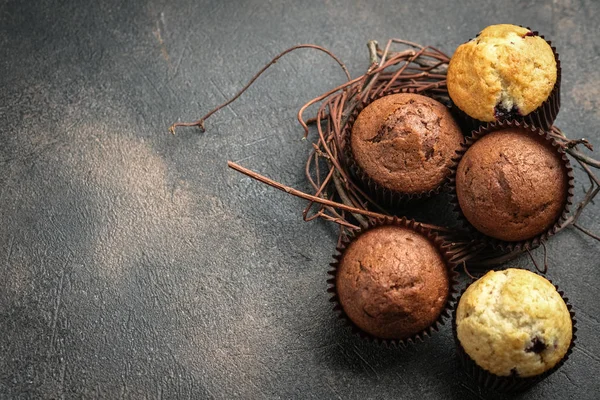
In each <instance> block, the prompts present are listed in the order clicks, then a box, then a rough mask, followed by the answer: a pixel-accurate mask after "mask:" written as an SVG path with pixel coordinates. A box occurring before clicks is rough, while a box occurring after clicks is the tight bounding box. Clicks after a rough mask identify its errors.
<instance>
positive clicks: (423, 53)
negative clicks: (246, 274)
mask: <svg viewBox="0 0 600 400" xmlns="http://www.w3.org/2000/svg"><path fill="white" fill-rule="evenodd" d="M395 47H401V49H396V48H395ZM301 48H312V49H316V50H319V51H322V52H325V53H327V54H328V55H329V56H331V57H332V58H333V59H334V60H335V61H336V62H338V63H339V64H340V65H341V66H342V69H343V70H344V72H345V73H346V75H347V77H348V82H346V83H344V84H342V85H340V86H339V87H337V88H335V89H333V90H330V91H328V92H326V93H325V94H324V95H322V96H319V97H318V98H316V99H314V100H312V101H310V102H308V103H307V104H306V105H305V106H304V107H302V108H301V109H300V111H299V113H298V119H299V121H300V124H301V125H302V126H303V128H304V130H305V135H306V136H308V135H309V133H311V130H310V127H309V125H312V129H313V130H312V132H314V135H315V137H316V139H315V141H314V142H313V143H312V151H311V152H310V154H309V156H308V159H307V162H306V168H305V170H306V177H307V180H308V182H309V184H310V186H311V187H312V189H313V191H312V193H305V192H302V191H299V190H297V189H294V188H291V187H289V186H286V185H284V184H282V183H279V182H276V181H274V180H271V179H269V178H267V177H265V176H262V175H260V174H258V173H256V172H253V171H250V170H248V169H246V168H244V167H242V166H240V165H238V164H236V163H232V162H230V163H229V166H230V167H231V168H233V169H234V170H236V171H238V172H241V173H243V174H246V175H248V176H250V177H251V178H253V179H256V180H258V181H260V182H262V183H265V184H268V185H271V186H273V187H275V188H278V189H280V190H283V191H285V192H286V193H288V194H292V195H295V196H298V197H300V198H303V199H306V200H308V201H309V204H308V206H307V207H306V209H305V210H304V212H303V217H304V219H305V220H306V221H310V220H313V219H317V218H320V219H323V220H326V221H330V222H334V223H336V224H338V225H339V226H340V234H339V238H338V245H337V250H338V252H337V253H336V255H335V256H334V258H335V260H334V262H333V263H332V264H331V266H332V270H331V271H330V272H329V274H330V275H331V277H330V279H329V280H328V283H329V285H330V287H329V292H330V293H331V296H332V297H331V300H332V302H333V303H334V304H335V306H334V308H335V310H337V311H338V315H339V317H340V320H341V321H343V322H345V323H346V324H348V325H349V326H350V328H351V330H352V331H353V332H355V333H356V334H358V335H359V336H360V337H362V338H364V339H365V340H369V341H371V342H374V343H377V344H384V345H395V346H399V347H403V346H407V345H417V344H418V342H420V341H422V340H425V339H426V338H428V337H430V336H433V335H434V334H435V332H436V331H438V330H439V329H441V328H442V326H443V324H444V321H446V320H447V319H448V318H450V319H451V325H452V331H453V333H454V338H455V346H456V354H457V358H458V359H459V360H460V362H461V364H462V365H463V366H464V370H465V372H466V373H467V374H468V375H470V376H471V377H472V378H473V380H474V384H477V385H479V386H480V387H482V388H485V389H490V390H496V391H502V392H511V391H521V390H525V389H527V388H529V387H531V386H532V385H534V384H536V383H537V382H539V381H540V380H542V379H544V378H546V377H548V376H549V375H551V374H552V373H553V372H554V371H556V370H557V369H558V368H560V367H561V366H562V365H563V364H564V363H565V361H567V359H568V357H569V354H570V353H571V351H572V349H573V348H574V346H575V343H576V335H575V332H576V327H575V324H576V322H575V318H574V313H573V311H572V307H571V304H570V303H569V301H568V299H567V297H566V296H565V295H564V294H563V293H562V292H560V291H559V290H558V289H557V288H556V287H555V286H554V285H553V284H552V283H551V282H550V281H549V280H548V279H546V277H544V275H546V273H548V272H549V271H548V266H547V264H546V261H544V265H543V266H540V265H539V264H538V263H537V262H536V261H535V259H534V258H533V257H531V260H532V264H533V266H535V268H536V269H537V272H531V271H528V270H523V269H512V268H508V269H506V262H507V261H508V260H511V259H513V258H515V257H517V256H519V255H522V254H526V253H529V255H530V256H531V251H532V250H534V249H536V248H538V247H540V248H543V249H544V252H545V250H546V242H547V241H549V240H550V239H551V237H552V236H554V235H556V234H557V233H559V232H560V231H562V230H564V229H566V228H568V227H575V228H577V229H579V230H580V231H581V232H582V235H583V234H586V235H588V236H589V239H590V240H600V238H599V237H598V236H597V235H595V234H593V233H592V232H589V231H588V230H586V229H585V228H583V227H581V226H579V225H578V224H577V222H578V218H579V216H580V215H581V213H582V212H583V210H584V209H585V208H586V207H587V206H588V205H589V204H591V202H592V200H593V199H594V197H595V195H596V194H597V193H598V192H599V191H600V189H599V188H600V180H599V179H598V178H597V177H596V175H595V174H594V169H600V162H598V161H597V160H594V159H593V158H591V157H590V156H589V155H587V154H585V153H584V151H585V150H583V149H582V147H583V146H585V147H587V148H588V149H589V150H591V149H592V146H591V144H590V143H588V142H587V141H586V140H585V139H576V140H573V139H569V138H567V137H566V135H565V134H564V133H563V132H562V131H561V130H560V129H559V128H557V127H556V126H554V120H555V119H556V116H557V114H558V112H559V108H560V83H561V66H560V60H559V56H558V53H557V51H556V49H555V48H554V47H553V46H552V44H551V43H550V42H549V41H547V40H546V39H545V38H544V37H543V36H541V35H540V34H538V33H537V32H536V31H532V30H530V29H529V28H525V27H520V26H516V25H510V24H501V25H492V26H489V27H487V28H485V29H483V30H482V31H481V32H480V33H479V34H477V35H476V36H475V37H474V38H473V39H471V40H469V41H467V42H465V43H464V44H462V45H460V46H459V47H458V48H457V49H456V51H455V52H454V55H453V56H452V57H448V56H447V55H446V54H444V53H443V52H441V51H440V50H438V49H436V48H433V47H430V46H420V45H417V44H415V43H412V42H407V41H403V40H398V39H392V40H390V41H389V42H388V43H387V45H386V46H385V47H384V48H380V47H379V45H378V44H377V42H375V41H370V42H369V44H368V48H369V53H370V60H371V64H370V67H369V68H368V70H367V72H366V73H365V74H364V75H362V76H360V77H358V78H355V79H352V78H351V77H350V76H349V74H348V72H347V69H346V68H345V66H344V64H343V63H342V62H341V61H340V60H339V59H338V58H337V57H336V56H335V55H333V54H332V53H331V52H329V51H328V50H326V49H324V48H322V47H319V46H315V45H299V46H295V47H293V48H291V49H288V50H286V51H284V52H283V53H281V54H279V55H278V56H277V57H275V58H274V59H273V60H272V61H271V62H270V63H269V64H268V65H267V66H266V67H265V68H263V70H261V71H260V72H259V73H258V74H257V75H256V76H255V77H254V78H253V79H252V80H251V81H250V83H249V84H248V85H247V86H246V87H244V88H243V89H242V90H241V91H240V92H239V93H238V94H237V95H236V96H235V97H234V98H233V99H231V100H230V101H228V102H226V103H224V104H223V105H221V106H219V107H217V108H216V109H214V110H213V111H211V112H209V113H208V114H207V115H206V116H204V117H203V118H201V119H199V120H198V121H195V122H191V123H176V124H174V125H173V126H172V127H171V131H172V132H173V133H174V132H175V128H176V127H180V126H198V127H200V128H201V129H204V123H205V120H206V119H207V118H209V117H210V116H211V115H213V114H214V112H216V111H218V110H219V109H221V108H223V107H225V106H227V105H228V104H230V103H231V102H232V101H234V100H235V99H237V98H238V97H239V96H240V95H241V94H242V93H243V92H244V91H245V90H246V89H247V88H248V87H249V86H250V85H251V84H252V82H254V80H255V79H256V78H258V76H260V74H261V73H262V72H264V70H265V69H266V68H268V66H270V65H272V64H274V63H275V62H276V61H277V60H278V59H279V58H281V57H282V56H284V55H285V54H287V53H289V52H291V51H293V50H297V49H301ZM313 104H318V105H319V108H318V110H317V113H316V117H315V118H311V119H309V120H305V119H304V113H305V111H306V110H307V109H308V108H309V107H310V106H311V105H313ZM572 163H578V164H579V165H580V166H581V167H582V169H583V170H584V171H585V172H586V173H587V174H588V176H589V178H590V187H589V188H588V190H587V191H586V193H585V195H584V197H583V199H581V200H578V203H577V204H576V206H575V207H572V206H573V203H574V195H573V192H574V191H573V188H574V177H573V167H572ZM433 197H438V198H440V199H441V202H444V201H445V202H446V204H448V205H449V206H450V207H451V208H453V209H454V210H455V219H454V220H455V222H456V223H455V224H447V223H446V224H445V223H440V222H439V219H442V220H444V221H447V219H448V218H447V217H448V215H440V212H439V211H437V210H435V209H433V208H432V209H431V210H430V213H429V217H430V218H428V220H427V221H422V220H421V221H419V222H417V221H416V220H415V219H413V218H411V217H412V216H414V215H415V212H414V210H415V209H420V210H421V211H422V210H423V209H427V207H428V206H429V204H430V203H428V202H429V201H430V200H431V199H432V198H433ZM438 204H439V202H438ZM459 266H460V267H462V269H463V270H464V272H465V273H466V275H468V277H470V278H471V279H472V281H471V282H470V284H467V287H466V288H465V290H464V291H463V292H462V294H461V295H460V298H459V299H458V300H456V299H455V296H456V294H458V293H459V289H458V286H459V284H458V280H457V277H458V276H459V272H458V271H459V270H460V269H461V268H458V267H459ZM469 271H472V272H473V271H478V273H480V274H481V275H482V276H481V277H480V278H479V279H476V278H474V277H473V276H472V275H471V274H470V273H469ZM486 271H489V272H487V273H485V272H486ZM484 273H485V274H484ZM549 274H551V270H550V272H549Z"/></svg>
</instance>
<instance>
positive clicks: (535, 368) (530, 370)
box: [452, 269, 577, 392]
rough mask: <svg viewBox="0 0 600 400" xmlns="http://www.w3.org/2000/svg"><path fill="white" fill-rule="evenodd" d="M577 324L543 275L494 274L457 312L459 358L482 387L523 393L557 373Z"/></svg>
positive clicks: (465, 296) (471, 290)
mask: <svg viewBox="0 0 600 400" xmlns="http://www.w3.org/2000/svg"><path fill="white" fill-rule="evenodd" d="M575 325H576V320H575V314H574V312H573V310H572V306H571V305H570V304H569V301H568V299H567V297H565V295H564V293H563V292H561V291H559V290H558V288H557V287H556V286H555V285H553V284H552V282H550V281H548V280H546V279H545V278H543V277H542V276H540V275H539V274H536V273H533V272H530V271H527V270H521V269H507V270H504V271H490V272H488V273H487V274H486V275H484V276H483V277H482V278H480V279H478V280H477V281H475V282H474V283H472V284H471V285H470V286H469V287H467V288H466V289H465V290H464V291H463V292H462V293H461V296H460V298H459V299H458V301H457V302H456V304H455V306H454V311H453V315H452V331H453V335H454V340H455V344H456V352H457V357H458V359H459V361H460V363H461V364H462V366H463V367H464V369H465V372H466V373H467V375H469V376H471V377H472V378H473V379H474V380H475V381H476V382H477V384H478V385H479V386H480V387H482V388H485V389H490V390H495V391H498V392H518V391H524V390H527V389H528V388H530V387H531V386H533V385H535V384H536V383H538V382H540V381H542V380H543V379H545V378H547V377H548V376H550V375H551V374H552V373H554V372H556V371H557V370H558V369H559V368H560V367H561V366H562V365H563V364H564V363H565V362H566V360H567V359H568V358H569V355H570V354H571V353H572V351H573V348H574V346H575V341H576V335H575V333H576V331H577V328H576V326H575Z"/></svg>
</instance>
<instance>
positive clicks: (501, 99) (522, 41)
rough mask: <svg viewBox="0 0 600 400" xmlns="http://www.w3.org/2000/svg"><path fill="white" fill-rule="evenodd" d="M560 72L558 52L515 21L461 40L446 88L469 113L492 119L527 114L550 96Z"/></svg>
mask: <svg viewBox="0 0 600 400" xmlns="http://www.w3.org/2000/svg"><path fill="white" fill-rule="evenodd" d="M557 76H558V68H557V63H556V58H555V54H554V51H553V50H552V48H551V47H550V45H549V44H548V42H546V40H544V39H543V38H542V37H540V36H537V35H535V34H534V33H533V32H532V31H530V30H529V29H527V28H522V27H519V26H516V25H508V24H503V25H491V26H488V27H487V28H485V29H484V30H482V31H481V32H480V33H479V35H477V37H476V38H474V39H472V40H470V41H468V42H467V43H464V44H462V45H461V46H459V47H458V48H457V49H456V52H455V53H454V55H453V56H452V58H451V60H450V64H449V66H448V76H447V85H448V93H449V95H450V97H451V98H452V101H453V102H454V104H455V105H456V106H457V107H458V108H459V109H461V110H462V111H464V112H465V113H466V114H467V115H469V116H470V117H471V118H474V119H476V120H479V121H484V122H492V121H495V120H502V119H508V118H515V117H519V116H526V115H528V114H530V113H532V112H533V111H535V110H537V109H538V108H539V107H540V106H541V105H542V103H544V102H545V101H546V100H547V99H548V98H549V97H550V95H551V93H552V91H553V89H554V87H555V85H556V83H557Z"/></svg>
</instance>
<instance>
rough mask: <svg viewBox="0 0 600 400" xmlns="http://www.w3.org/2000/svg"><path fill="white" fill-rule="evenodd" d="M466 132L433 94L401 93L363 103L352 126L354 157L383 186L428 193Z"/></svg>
mask: <svg viewBox="0 0 600 400" xmlns="http://www.w3.org/2000/svg"><path fill="white" fill-rule="evenodd" d="M462 141H463V135H462V132H461V131H460V128H459V127H458V125H457V123H456V122H455V121H454V119H453V118H452V116H451V114H450V112H449V110H448V108H447V107H446V106H444V105H443V104H441V103H439V102H437V101H436V100H433V99H431V98H429V97H426V96H422V95H418V94H412V93H399V94H393V95H388V96H384V97H382V98H380V99H378V100H375V101H373V102H372V103H370V104H369V105H368V106H367V107H365V108H364V109H363V110H362V111H361V112H360V113H359V115H358V117H357V118H356V121H355V122H354V124H353V126H352V133H351V138H350V147H351V150H352V157H353V159H354V161H355V162H356V164H357V166H358V168H359V169H360V170H361V172H362V173H363V175H364V176H363V178H364V179H366V180H371V181H373V182H374V183H375V184H376V185H377V186H378V187H379V189H380V190H387V191H390V192H395V193H399V194H404V195H419V194H427V193H429V192H431V191H434V190H436V189H437V188H439V187H440V186H441V185H442V184H443V183H444V182H445V180H446V178H447V177H448V175H449V170H448V166H449V165H450V164H451V163H452V157H453V156H454V154H455V151H456V150H458V149H459V148H460V145H461V143H462Z"/></svg>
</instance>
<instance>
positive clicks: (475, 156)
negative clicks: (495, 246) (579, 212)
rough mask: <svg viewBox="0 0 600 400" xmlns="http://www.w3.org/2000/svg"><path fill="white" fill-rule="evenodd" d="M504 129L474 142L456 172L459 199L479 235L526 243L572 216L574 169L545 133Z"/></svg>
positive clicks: (464, 213) (487, 133)
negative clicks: (570, 209)
mask: <svg viewBox="0 0 600 400" xmlns="http://www.w3.org/2000/svg"><path fill="white" fill-rule="evenodd" d="M496 128H498V127H496ZM500 128H501V129H498V130H493V128H491V130H489V131H486V130H482V131H481V132H479V133H478V134H476V135H475V136H474V137H473V139H471V140H470V141H469V142H472V144H470V146H468V147H467V150H466V151H465V152H464V154H463V155H462V157H461V158H460V160H459V162H458V167H457V168H456V177H455V179H456V182H455V185H456V199H457V201H458V205H459V207H460V211H461V212H462V214H463V215H464V217H465V218H466V219H467V221H468V222H469V223H470V224H471V225H472V226H473V227H474V228H475V229H477V230H478V231H479V232H481V233H483V234H485V235H487V236H489V237H491V238H494V239H499V240H502V241H506V242H519V241H526V240H530V239H532V238H534V237H536V236H539V235H541V234H544V233H545V232H548V231H549V230H551V228H553V227H554V226H555V224H556V223H557V221H559V220H560V219H561V217H563V216H564V215H566V212H567V206H568V204H569V203H570V188H571V185H572V182H571V176H570V175H571V174H570V171H571V169H570V165H569V163H568V159H567V158H566V157H565V155H564V153H563V152H562V150H561V149H560V148H559V147H558V146H557V145H556V143H554V141H553V140H552V139H550V138H547V137H546V136H545V135H544V133H543V132H542V131H538V130H533V131H532V130H529V129H526V128H524V127H521V126H516V125H514V126H510V125H506V126H505V127H500Z"/></svg>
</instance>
